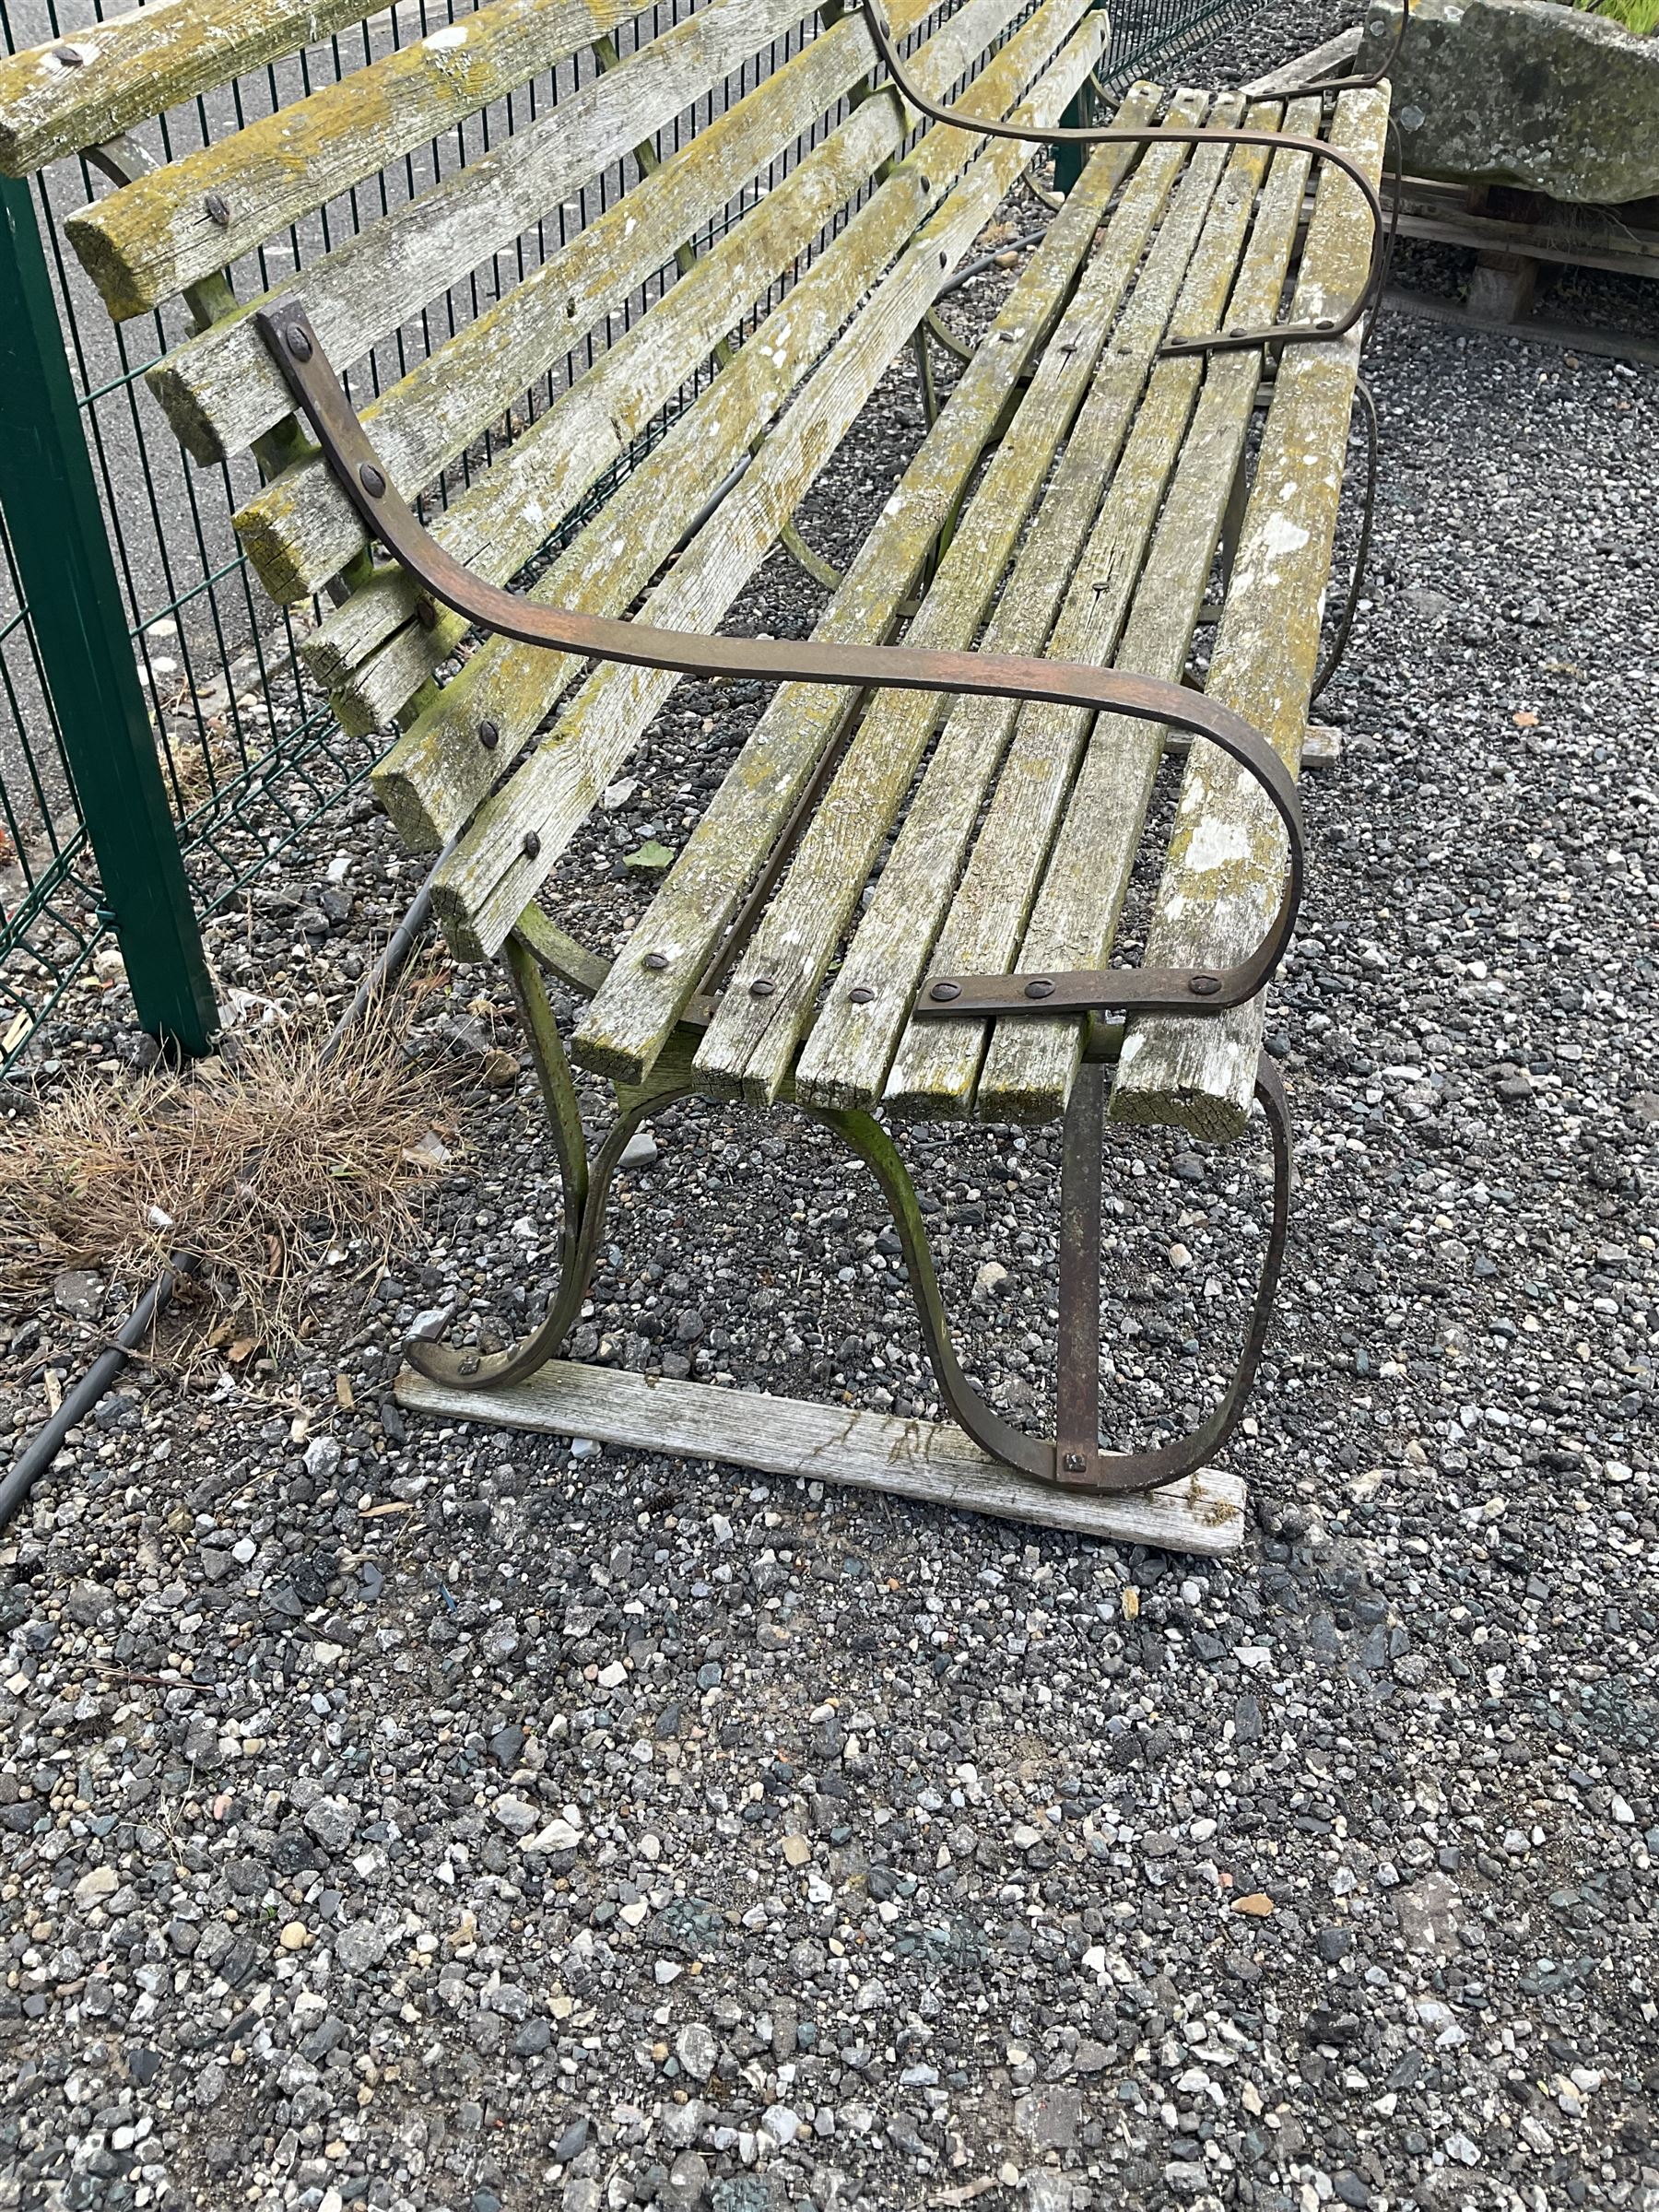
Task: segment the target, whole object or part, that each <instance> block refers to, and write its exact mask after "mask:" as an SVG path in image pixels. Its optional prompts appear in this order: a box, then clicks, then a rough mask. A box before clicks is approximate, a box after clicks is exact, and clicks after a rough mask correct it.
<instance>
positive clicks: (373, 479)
mask: <svg viewBox="0 0 1659 2212" xmlns="http://www.w3.org/2000/svg"><path fill="white" fill-rule="evenodd" d="M358 482H359V484H360V485H361V486H362V488H363V489H364V490H365V491H366V492H367V493H368V494H369V497H370V498H371V500H378V499H380V498H381V497H382V494H383V493H384V491H385V488H386V479H385V477H382V474H381V472H380V470H379V469H378V468H376V467H375V465H374V464H373V462H372V461H363V462H360V463H359V465H358Z"/></svg>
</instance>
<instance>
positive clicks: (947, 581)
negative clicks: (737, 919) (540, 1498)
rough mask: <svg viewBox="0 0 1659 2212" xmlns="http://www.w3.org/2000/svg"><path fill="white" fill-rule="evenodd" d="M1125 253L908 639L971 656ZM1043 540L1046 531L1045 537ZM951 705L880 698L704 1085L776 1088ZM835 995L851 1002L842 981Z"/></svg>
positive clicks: (1158, 298) (709, 1051)
mask: <svg viewBox="0 0 1659 2212" xmlns="http://www.w3.org/2000/svg"><path fill="white" fill-rule="evenodd" d="M1205 104H1206V103H1205V101H1204V100H1202V98H1200V97H1198V96H1193V97H1192V98H1191V99H1190V100H1189V101H1188V102H1187V103H1186V105H1185V106H1184V107H1181V106H1178V110H1177V115H1178V119H1179V120H1183V121H1191V122H1198V121H1200V120H1202V118H1203V113H1204V108H1205ZM1233 112H1234V111H1232V110H1230V108H1229V107H1228V106H1226V105H1224V106H1223V108H1222V119H1223V120H1224V121H1225V120H1230V119H1232V114H1233ZM1224 159H1226V157H1225V156H1224V155H1223V154H1222V153H1221V152H1220V151H1219V150H1218V149H1212V148H1205V149H1203V150H1201V151H1200V152H1199V153H1198V154H1197V155H1196V157H1195V158H1194V159H1192V160H1191V161H1190V162H1189V163H1187V165H1186V168H1185V172H1184V174H1182V176H1181V179H1180V185H1179V189H1178V191H1177V193H1176V195H1175V201H1174V205H1173V206H1171V210H1170V212H1169V214H1168V216H1167V218H1166V219H1165V221H1164V222H1163V223H1162V225H1161V226H1160V228H1159V230H1158V233H1157V236H1156V238H1155V240H1154V241H1153V243H1152V246H1151V249H1150V252H1149V253H1148V254H1147V260H1146V264H1145V266H1144V269H1143V271H1142V274H1141V280H1140V283H1139V284H1138V285H1137V286H1136V288H1135V296H1134V297H1133V298H1132V299H1131V300H1130V303H1129V305H1128V308H1127V309H1126V311H1125V313H1124V322H1123V324H1122V326H1121V333H1120V335H1119V336H1118V337H1117V339H1116V340H1115V341H1114V348H1113V351H1112V356H1111V359H1109V361H1108V362H1107V364H1106V365H1105V366H1104V367H1103V368H1102V369H1100V371H1099V374H1098V377H1097V378H1096V381H1095V385H1094V389H1095V390H1096V392H1097V393H1104V392H1106V391H1109V390H1110V389H1111V388H1112V385H1113V383H1114V382H1115V383H1116V385H1117V389H1118V391H1119V393H1120V396H1121V401H1122V406H1121V412H1120V420H1121V421H1124V422H1126V421H1127V419H1128V417H1129V415H1130V414H1131V413H1132V411H1133V405H1134V399H1133V389H1132V388H1133V387H1137V386H1138V383H1139V381H1140V376H1141V374H1142V373H1144V369H1145V361H1146V359H1147V358H1149V357H1150V354H1151V350H1152V347H1154V346H1156V344H1157V343H1158V340H1159V336H1160V335H1162V332H1163V329H1164V325H1165V321H1166V318H1167V316H1168V313H1169V309H1170V306H1171V302H1172V301H1173V300H1174V297H1175V294H1176V291H1177V289H1178V288H1179V287H1180V285H1181V281H1182V272H1183V271H1184V269H1185V267H1186V265H1187V262H1188V259H1189V257H1190V256H1191V254H1192V253H1193V250H1194V245H1195V243H1196V241H1197V240H1198V237H1199V233H1200V230H1201V229H1202V226H1203V224H1204V219H1205V214H1206V208H1207V206H1208V204H1209V197H1210V194H1211V192H1212V191H1213V189H1214V186H1215V182H1216V179H1217V176H1218V174H1219V171H1220V169H1221V166H1222V163H1223V161H1224ZM1185 161H1186V149H1185V148H1184V147H1170V148H1159V150H1158V152H1157V153H1155V154H1154V155H1153V156H1152V157H1151V159H1150V160H1149V162H1148V163H1147V165H1146V167H1145V169H1144V170H1143V172H1142V176H1143V179H1144V181H1145V183H1146V185H1147V187H1148V189H1147V192H1146V194H1145V195H1144V197H1145V201H1146V202H1147V203H1150V204H1151V205H1152V206H1159V205H1161V194H1160V192H1159V171H1161V170H1163V169H1164V168H1165V167H1166V165H1167V167H1168V171H1169V173H1170V175H1171V177H1173V175H1174V173H1175V172H1176V171H1180V170H1181V169H1182V163H1183V162H1185ZM1141 181H1142V180H1141V179H1137V183H1138V182H1141ZM1131 237H1133V230H1132V231H1131ZM1126 242H1127V241H1126ZM1116 258H1117V257H1116V256H1114V255H1110V254H1103V255H1102V256H1101V258H1100V262H1099V263H1097V264H1096V265H1095V268H1094V269H1093V270H1091V272H1090V276H1091V277H1095V276H1097V275H1098V276H1099V277H1100V278H1101V279H1102V281H1100V283H1099V284H1098V285H1092V284H1091V285H1089V286H1088V288H1087V289H1086V290H1085V292H1084V295H1083V306H1082V312H1080V313H1079V314H1078V315H1077V323H1076V327H1075V330H1074V329H1073V328H1072V327H1071V325H1070V318H1068V324H1067V327H1066V328H1065V332H1064V336H1065V338H1070V339H1072V340H1074V343H1075V350H1073V351H1071V352H1067V351H1066V350H1065V347H1064V345H1063V343H1062V339H1061V338H1059V337H1057V338H1056V341H1055V343H1054V344H1053V346H1051V347H1049V348H1048V350H1047V351H1046V352H1045V354H1044V356H1043V360H1042V364H1041V368H1040V369H1039V371H1038V373H1037V377H1036V379H1035V380H1034V382H1033V384H1032V387H1031V391H1030V396H1029V397H1028V399H1027V400H1026V402H1025V404H1024V405H1023V406H1021V408H1020V410H1019V413H1018V416H1017V417H1016V418H1015V421H1014V423H1013V425H1012V427H1011V429H1010V431H1009V434H1008V436H1007V437H1006V439H1005V440H1004V441H1003V443H1002V445H1001V446H1000V448H999V449H998V451H997V453H996V454H995V456H994V459H993V461H992V463H991V465H990V467H989V469H988V470H987V472H986V476H985V479H984V482H983V483H982V485H981V487H980V488H979V489H978V491H977V493H976V494H975V497H974V499H973V500H972V503H971V506H970V507H969V509H968V512H967V513H966V514H965V515H964V516H963V517H962V520H961V523H960V524H959V526H958V529H957V532H956V535H955V536H954V538H953V539H952V542H951V546H950V549H949V551H948V552H947V555H946V556H945V558H944V559H943V560H942V562H941V563H940V566H939V571H938V574H937V576H936V577H935V580H934V582H933V583H932V585H931V586H930V588H929V591H928V594H927V597H926V599H925V600H924V603H923V606H922V608H921V611H920V613H919V614H918V615H917V617H916V619H915V620H914V622H913V623H912V625H911V628H910V629H909V631H908V632H907V636H906V641H907V643H912V644H917V645H925V646H929V647H935V648H939V647H944V648H954V649H960V648H962V647H964V646H966V645H969V644H971V642H972V641H973V638H974V636H975V635H976V633H977V632H978V630H979V628H980V626H981V623H982V620H983V618H984V615H985V612H986V609H987V607H988V606H989V604H990V601H991V598H992V594H994V591H995V588H996V586H997V584H998V582H1000V580H1001V578H1002V575H1003V572H1004V570H1005V568H1006V564H1007V561H1008V559H1009V557H1010V556H1011V554H1012V553H1013V550H1014V547H1015V545H1016V543H1017V541H1018V536H1019V534H1020V531H1021V529H1022V528H1023V526H1024V524H1025V522H1026V519H1027V517H1028V515H1029V514H1030V510H1031V508H1032V506H1033V505H1034V504H1035V502H1036V500H1037V498H1038V496H1039V494H1040V492H1041V489H1042V487H1043V483H1044V480H1045V478H1046V477H1047V475H1048V471H1049V465H1050V463H1051V461H1052V458H1053V453H1054V451H1055V449H1056V448H1057V446H1058V444H1059V442H1060V440H1061V439H1062V438H1063V437H1064V436H1065V432H1066V429H1067V428H1068V427H1069V425H1070V423H1071V421H1072V418H1073V416H1074V415H1075V413H1076V411H1077V406H1078V404H1079V402H1080V401H1081V400H1082V398H1083V396H1084V394H1085V393H1086V392H1087V391H1088V388H1089V383H1090V377H1091V374H1093V373H1094V371H1095V367H1096V361H1097V359H1098V358H1099V355H1100V349H1101V347H1102V346H1103V345H1104V343H1105V340H1106V335H1107V332H1108V331H1109V329H1110V328H1111V325H1112V317H1113V314H1114V312H1115V311H1116V309H1117V307H1118V304H1119V300H1120V299H1121V296H1122V283H1121V277H1120V268H1119V267H1118V266H1114V265H1113V263H1114V262H1115V261H1116ZM1129 265H1130V267H1131V268H1132V267H1133V262H1131V263H1130V264H1129ZM1120 266H1121V265H1120ZM1120 348H1121V350H1119V349H1120ZM1140 348H1144V353H1142V352H1140V351H1139V350H1137V349H1140ZM1131 362H1133V363H1134V366H1133V368H1131V367H1130V363H1131ZM1108 412H1110V411H1109V410H1108ZM1085 443H1086V445H1087V441H1085ZM1042 535H1043V532H1042V530H1041V526H1040V527H1039V528H1038V529H1037V531H1036V532H1034V533H1033V540H1032V542H1033V543H1037V542H1040V541H1041V537H1042ZM999 611H1000V610H999ZM1042 642H1043V637H1042V635H1041V634H1039V635H1037V636H1034V637H1032V638H1031V639H1030V641H1029V643H1030V648H1031V649H1032V650H1041V644H1042ZM951 703H952V702H951V701H950V700H947V699H946V698H944V697H941V696H939V695H937V694H934V693H927V692H920V693H918V692H896V693H889V694H888V695H886V696H883V697H879V698H877V700H875V701H874V702H873V704H872V705H871V707H870V709H869V711H868V712H867V713H866V715H865V721H864V724H863V725H862V727H861V728H860V730H859V732H858V735H857V736H856V738H855V739H854V741H853V745H852V747H850V749H849V751H848V754H847V757H846V759H845V760H843V761H842V762H841V766H840V767H839V769H838V770H837V771H836V774H835V777H834V779H833V781H832V782H831V783H830V788H829V790H828V791H827V792H826V794H825V795H824V797H823V799H822V800H821V801H820V803H819V805H818V808H817V809H816V811H815V813H814V816H813V819H812V823H811V825H810V827H809V829H808V830H807V831H806V835H805V836H804V838H803V839H802V841H801V845H800V848H799V850H798V852H797V853H796V854H795V856H794V860H793V861H792V863H791V865H790V870H789V874H788V877H787V878H786V879H785V881H784V884H783V886H782V889H781V890H780V892H779V894H778V896H777V898H776V899H775V900H773V902H772V905H771V908H770V909H769V911H768V912H767V914H766V916H765V919H764V920H763V922H762V923H761V924H760V927H759V929H758V930H757V932H756V933H755V935H754V937H753V938H752V939H751V941H750V943H749V945H748V946H747V948H746V950H745V952H744V955H743V958H742V959H741V961H740V962H739V963H738V966H737V968H736V969H735V971H734V974H733V978H732V984H731V988H730V989H729V990H728V991H727V993H726V994H725V997H724V999H723V1001H722V1005H721V1011H720V1015H719V1017H718V1018H717V1019H716V1021H715V1023H714V1025H713V1026H712V1029H711V1030H710V1031H709V1034H708V1036H707V1038H706V1039H705V1040H704V1042H703V1046H702V1050H701V1051H700V1053H699V1055H698V1065H699V1067H700V1070H701V1071H702V1073H703V1075H704V1077H707V1078H712V1079H714V1080H715V1081H716V1082H717V1084H718V1086H719V1087H720V1088H731V1089H733V1090H734V1091H736V1092H738V1093H740V1094H741V1095H742V1096H744V1097H746V1098H748V1099H750V1100H756V1101H761V1100H770V1099H771V1098H773V1097H775V1096H776V1095H777V1089H778V1086H779V1084H780V1083H781V1082H782V1078H783V1076H784V1075H785V1074H786V1073H787V1072H788V1068H789V1065H790V1064H791V1062H792V1061H793V1059H794V1051H795V1045H796V1041H797V1039H798V1037H799V1035H800V1032H801V1030H802V1028H803V1027H804V1026H805V1024H806V1021H807V1020H808V1019H809V1018H810V1016H811V1011H812V1006H813V1002H814V999H815V997H816V994H817V990H818V983H819V982H820V980H821V979H822V977H823V974H824V972H825V970H826V969H827V967H828V965H829V963H830V959H831V957H832V955H833V953H834V950H835V947H836V944H837V942H838V940H839V938H840V936H841V931H842V929H843V928H844V926H845V924H846V922H847V920H848V918H849V916H850V915H851V913H852V912H853V909H854V907H855V906H856V903H857V900H858V896H859V893H860V891H861V889H862V888H863V887H864V884H865V880H866V879H867V877H868V875H869V870H870V866H871V864H872V862H873V861H874V859H875V856H876V853H877V851H878V850H879V848H880V845H881V841H882V839H883V837H884V836H885V835H886V833H887V830H888V825H889V823H890V822H891V821H892V820H893V818H894V817H895V816H896V814H897V813H898V811H899V809H900V806H902V805H903V802H904V800H905V797H906V795H907V794H908V793H909V791H910V787H911V782H912V777H913V775H914V772H915V769H916V765H917V762H918V761H919V760H920V759H921V757H922V753H923V750H924V747H925V746H926V743H927V740H928V738H929V737H930V735H932V733H933V731H934V729H935V727H936V726H937V724H938V723H939V721H940V720H941V719H942V718H943V717H944V715H945V714H946V713H947V712H948V710H949V707H950V705H951ZM761 979H764V982H765V985H766V986H767V988H766V989H765V991H764V994H756V993H755V992H754V989H753V986H754V984H755V983H756V982H759V981H761ZM834 996H835V1000H836V1003H837V1004H838V1005H839V1003H840V999H841V991H840V986H839V983H838V986H837V990H836V993H835V994H834Z"/></svg>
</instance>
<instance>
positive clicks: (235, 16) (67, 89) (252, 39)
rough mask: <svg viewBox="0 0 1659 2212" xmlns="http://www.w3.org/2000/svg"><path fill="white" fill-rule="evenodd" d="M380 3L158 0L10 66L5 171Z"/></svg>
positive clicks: (121, 125) (1, 77) (274, 55)
mask: <svg viewBox="0 0 1659 2212" xmlns="http://www.w3.org/2000/svg"><path fill="white" fill-rule="evenodd" d="M379 5H380V0H151V4H150V6H147V7H139V8H135V9H134V11H133V12H132V14H131V15H126V16H111V17H109V18H106V19H105V20H104V21H103V22H101V23H95V24H91V25H89V26H88V28H87V29H85V30H76V31H71V32H68V33H67V34H65V36H64V37H63V38H61V39H50V40H48V41H47V42H46V44H45V45H43V46H31V47H29V49H28V50H27V52H25V53H14V54H9V55H7V56H6V58H5V59H4V60H0V173H3V174H5V175H6V176H8V177H26V176H28V175H29V173H30V171H34V170H37V169H44V167H45V166H46V164H47V162H49V161H57V160H61V159H63V158H64V157H65V155H67V154H78V153H80V152H81V151H82V150H83V149H84V148H85V147H89V146H102V145H103V144H104V142H105V141H106V140H107V139H111V138H113V137H114V136H115V135H117V133H119V132H121V131H125V130H130V129H131V128H132V126H133V124H135V123H144V122H146V121H147V119H148V118H149V117H150V116H152V115H161V114H165V113H166V112H167V110H168V109H169V108H174V107H178V106H179V105H180V104H181V103H182V102H183V101H185V100H194V99H195V98H196V97H197V95H198V94H199V93H203V92H208V91H211V90H212V88H214V86H216V85H228V84H229V82H230V80H231V78H232V77H236V76H242V75H244V74H245V72H247V71H248V70H250V69H257V68H260V67H261V66H262V65H264V64H265V63H266V62H274V61H277V60H278V59H280V57H281V56H282V55H283V54H286V53H297V52H298V51H299V50H300V48H301V47H303V46H310V45H312V44H314V43H315V42H316V41H318V40H320V39H326V38H327V37H329V36H330V34H331V33H332V32H334V31H336V30H340V29H344V28H345V27H346V25H347V24H348V23H357V22H360V21H361V19H362V18H364V17H365V16H371V15H373V14H374V13H375V11H376V9H377V7H378V6H379Z"/></svg>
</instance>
